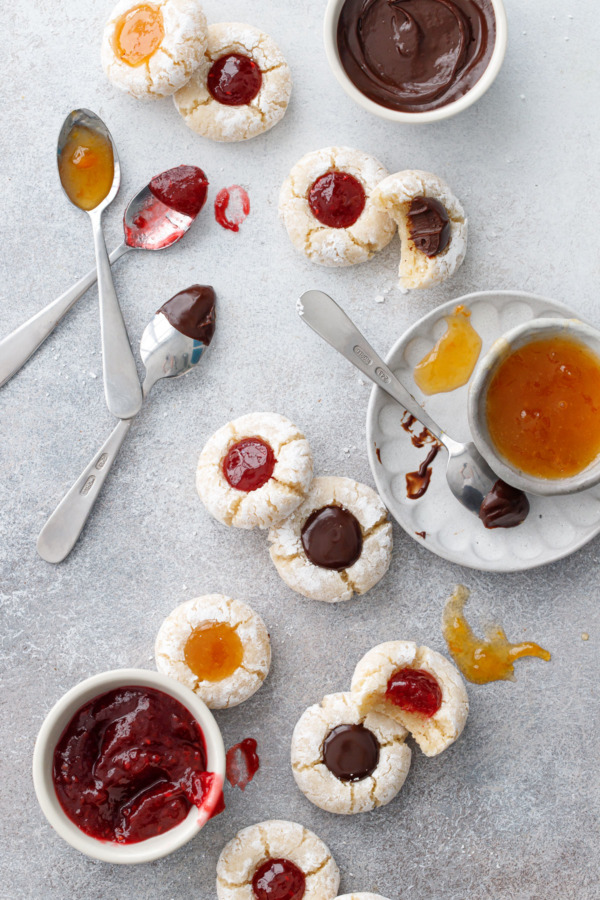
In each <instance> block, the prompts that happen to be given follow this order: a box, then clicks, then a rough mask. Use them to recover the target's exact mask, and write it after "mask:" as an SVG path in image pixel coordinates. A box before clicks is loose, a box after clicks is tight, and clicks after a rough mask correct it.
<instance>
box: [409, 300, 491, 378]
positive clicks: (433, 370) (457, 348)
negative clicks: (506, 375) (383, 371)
mask: <svg viewBox="0 0 600 900" xmlns="http://www.w3.org/2000/svg"><path fill="white" fill-rule="evenodd" d="M445 318H446V324H447V326H448V327H447V330H446V332H445V334H443V335H442V337H441V338H440V339H439V341H438V342H437V343H436V345H435V347H433V349H432V350H430V351H429V353H427V354H426V356H424V357H423V359H422V360H421V362H420V363H418V364H417V365H416V366H415V369H414V379H415V382H416V384H417V386H418V387H419V388H420V390H421V391H422V392H423V393H424V394H440V393H444V392H447V391H455V390H456V389H457V388H459V387H462V386H463V385H465V384H466V383H467V382H468V380H469V378H470V377H471V375H472V374H473V369H474V368H475V365H476V363H477V360H478V359H479V354H480V353H481V338H480V337H479V335H478V334H477V332H476V331H475V329H474V328H473V326H472V325H471V322H470V318H471V311H470V310H468V309H465V307H464V306H457V307H456V309H455V310H454V312H453V313H452V314H451V315H449V316H446V317H445Z"/></svg>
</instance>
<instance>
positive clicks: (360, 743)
mask: <svg viewBox="0 0 600 900" xmlns="http://www.w3.org/2000/svg"><path fill="white" fill-rule="evenodd" d="M323 762H324V763H325V765H326V766H327V768H328V769H329V771H330V772H331V774H332V775H335V777H336V778H339V780H340V781H362V780H363V778H368V777H369V775H372V774H373V772H374V771H375V769H376V768H377V764H378V762H379V741H378V740H377V738H376V737H375V735H374V734H373V732H372V731H369V729H368V728H365V726H364V725H338V727H337V728H334V729H333V730H332V731H330V732H329V734H328V735H327V737H326V738H325V740H324V741H323Z"/></svg>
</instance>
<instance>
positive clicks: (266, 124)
mask: <svg viewBox="0 0 600 900" xmlns="http://www.w3.org/2000/svg"><path fill="white" fill-rule="evenodd" d="M230 53H240V54H242V55H243V56H248V57H251V58H252V59H253V60H254V62H255V63H256V64H257V65H258V67H259V68H260V70H261V73H262V85H261V88H260V91H259V92H258V94H257V96H256V97H255V98H254V99H253V100H252V101H251V102H250V103H249V104H246V105H244V106H226V105H224V104H222V103H219V102H218V101H217V100H215V99H214V97H212V95H211V94H210V93H209V91H208V87H207V79H208V73H209V71H210V68H211V66H212V64H213V63H214V62H216V60H218V59H220V58H221V57H222V56H227V55H228V54H230ZM291 92H292V76H291V73H290V70H289V67H288V64H287V63H286V61H285V57H284V56H283V53H282V52H281V50H280V49H279V47H278V46H277V44H276V43H275V41H274V40H273V39H272V38H270V37H269V35H268V34H265V33H264V32H262V31H259V29H258V28H254V27H253V26H252V25H244V24H242V23H241V22H223V23H220V24H218V25H210V26H209V28H208V43H207V47H206V51H205V53H204V56H203V58H202V60H201V62H200V65H199V66H198V68H197V69H196V71H195V72H194V74H193V76H192V78H191V79H190V80H189V82H188V83H187V84H186V85H185V87H182V89H181V90H180V91H178V92H177V93H176V94H175V96H174V97H173V100H174V101H175V106H176V108H177V111H178V112H179V113H180V115H181V116H183V120H184V122H185V124H186V125H187V126H188V128H191V129H192V131H195V132H197V134H200V135H202V136H203V137H207V138H210V139H211V140H213V141H247V140H249V139H250V138H253V137H256V136H257V135H259V134H262V133H263V132H265V131H268V130H269V129H270V128H272V127H273V126H274V125H276V124H277V123H278V122H279V121H280V119H282V118H283V116H284V115H285V112H286V110H287V107H288V103H289V102H290V95H291Z"/></svg>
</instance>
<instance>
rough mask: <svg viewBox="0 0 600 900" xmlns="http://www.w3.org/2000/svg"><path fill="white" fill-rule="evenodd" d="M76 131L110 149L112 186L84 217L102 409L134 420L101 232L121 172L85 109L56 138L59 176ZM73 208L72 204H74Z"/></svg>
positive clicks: (131, 374)
mask: <svg viewBox="0 0 600 900" xmlns="http://www.w3.org/2000/svg"><path fill="white" fill-rule="evenodd" d="M79 127H83V128H87V129H89V130H90V131H94V132H96V133H97V134H99V135H101V136H102V137H103V138H104V139H105V140H108V141H110V143H111V145H112V151H113V159H114V174H113V183H112V186H111V188H110V190H109V192H108V194H107V195H106V197H104V199H103V200H101V201H100V202H99V203H98V205H97V206H95V207H94V208H93V209H89V210H87V213H88V215H89V217H90V220H91V223H92V232H93V235H94V250H95V253H96V268H97V270H98V295H99V297H100V334H101V341H102V371H103V376H104V393H105V396H106V405H107V406H108V408H109V410H110V411H111V413H112V414H113V416H116V417H117V418H118V419H128V418H129V417H130V416H135V414H136V413H137V412H139V410H140V408H141V406H142V390H141V388H140V382H139V379H138V374H137V368H136V365H135V360H134V358H133V353H132V351H131V346H130V344H129V338H128V336H127V329H126V328H125V322H124V321H123V314H122V313H121V307H120V306H119V301H118V299H117V294H116V291H115V286H114V284H113V279H112V273H111V270H110V262H109V259H108V253H107V252H106V244H105V243H104V234H103V232H102V213H103V212H104V210H105V209H106V208H107V206H109V205H110V203H112V201H113V200H114V198H115V197H116V195H117V191H118V190H119V185H120V183H121V169H120V166H119V158H118V156H117V148H116V147H115V144H114V141H113V139H112V137H111V135H110V132H109V130H108V128H107V127H106V125H105V124H104V122H103V121H102V119H100V118H99V117H98V116H97V115H96V114H95V113H93V112H90V110H88V109H76V110H74V111H73V112H72V113H69V115H68V116H67V118H66V119H65V121H64V124H63V127H62V128H61V130H60V134H59V136H58V148H57V161H58V163H59V172H60V158H61V155H62V153H63V152H64V150H65V145H66V144H67V141H68V140H69V137H70V136H71V133H72V131H73V130H74V129H75V128H79ZM61 183H62V182H61ZM63 190H64V191H65V194H66V195H67V197H68V198H69V200H71V202H72V203H74V201H73V199H72V198H71V197H70V196H69V193H68V191H67V190H66V188H65V185H64V184H63ZM74 205H76V204H75V203H74ZM78 208H79V207H78Z"/></svg>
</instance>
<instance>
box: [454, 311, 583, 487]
mask: <svg viewBox="0 0 600 900" xmlns="http://www.w3.org/2000/svg"><path fill="white" fill-rule="evenodd" d="M550 337H567V338H572V339H573V340H577V341H579V342H580V343H582V344H584V345H585V346H586V347H589V349H590V350H592V351H593V352H594V353H595V354H596V355H597V356H598V357H599V358H600V331H597V330H596V329H595V328H592V326H591V325H587V324H585V323H584V322H580V321H579V320H578V319H532V320H531V321H529V322H526V323H525V324H524V325H519V326H518V327H517V328H514V329H513V330H512V331H509V332H508V333H507V334H505V335H503V336H502V337H501V338H499V339H498V340H497V341H496V342H495V343H494V344H492V346H491V347H490V349H489V350H488V352H487V353H486V355H485V356H484V357H483V359H482V360H480V362H479V364H478V366H477V369H476V370H475V374H474V376H473V379H472V381H471V386H470V388H469V400H468V412H469V426H470V428H471V434H472V436H473V440H474V442H475V445H476V447H477V449H478V450H479V452H480V453H481V455H482V456H483V457H484V459H485V460H486V461H487V463H488V464H489V465H490V466H491V468H492V469H493V470H494V472H497V474H498V475H499V476H500V478H502V479H503V480H504V481H506V482H508V484H512V485H514V487H517V488H521V490H523V491H528V492H529V493H531V494H538V495H540V496H555V495H558V494H576V493H578V492H579V491H585V490H586V489H587V488H590V487H593V486H594V485H596V484H598V483H599V482H600V456H598V457H597V458H596V459H595V460H594V462H592V463H590V465H589V466H587V468H585V469H584V470H583V471H582V472H579V473H578V474H577V475H573V476H571V477H570V478H537V477H535V476H533V475H528V474H527V473H526V472H523V471H522V469H518V468H516V467H515V466H513V465H512V464H511V463H509V462H508V461H507V460H506V459H505V458H504V457H503V456H501V455H500V454H499V452H498V450H497V449H496V447H495V445H494V443H493V441H492V439H491V437H490V434H489V430H488V427H487V417H486V402H487V392H488V388H489V386H490V382H491V380H492V378H493V376H494V374H495V373H496V371H497V369H498V366H499V365H500V363H501V362H503V360H505V359H506V357H507V356H508V355H509V354H510V353H512V352H513V351H514V350H518V349H519V348H520V347H523V346H524V345H525V344H529V343H530V342H531V341H534V340H540V339H544V338H550Z"/></svg>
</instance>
